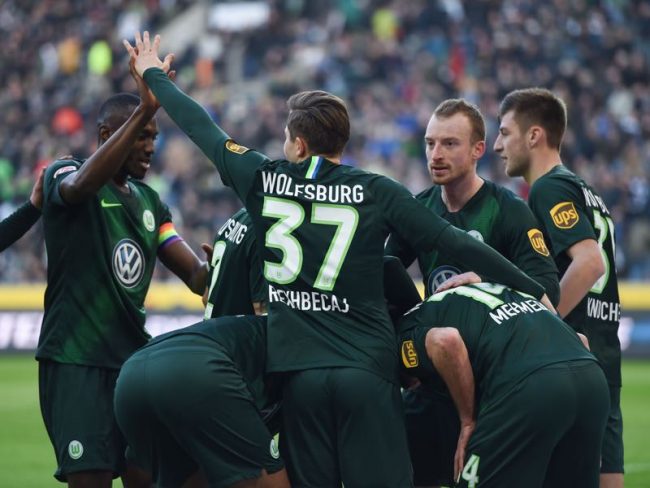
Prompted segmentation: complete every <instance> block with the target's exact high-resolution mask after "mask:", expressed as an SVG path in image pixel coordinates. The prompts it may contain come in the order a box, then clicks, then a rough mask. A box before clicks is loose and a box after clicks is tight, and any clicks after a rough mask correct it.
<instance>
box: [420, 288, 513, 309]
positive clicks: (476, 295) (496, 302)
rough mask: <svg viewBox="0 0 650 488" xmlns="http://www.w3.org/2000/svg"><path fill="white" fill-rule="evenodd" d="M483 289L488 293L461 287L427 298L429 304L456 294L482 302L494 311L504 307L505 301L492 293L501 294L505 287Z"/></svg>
mask: <svg viewBox="0 0 650 488" xmlns="http://www.w3.org/2000/svg"><path fill="white" fill-rule="evenodd" d="M481 284H482V285H486V284H487V283H481ZM483 288H486V291H482V290H477V289H476V288H472V287H471V286H459V287H458V288H450V289H449V290H445V291H441V292H439V293H436V294H435V295H431V296H430V297H429V298H427V302H439V301H441V300H442V299H443V298H445V297H446V296H447V295H450V294H455V295H462V296H464V297H468V298H472V299H474V300H476V301H477V302H481V303H482V304H483V305H487V306H488V307H490V310H494V309H495V308H497V307H500V306H501V305H503V300H501V299H499V298H497V297H495V296H494V295H492V294H491V293H501V292H502V291H503V290H504V289H505V287H504V286H502V285H494V287H493V288H492V289H490V287H489V286H487V287H486V286H483ZM499 288H501V289H499Z"/></svg>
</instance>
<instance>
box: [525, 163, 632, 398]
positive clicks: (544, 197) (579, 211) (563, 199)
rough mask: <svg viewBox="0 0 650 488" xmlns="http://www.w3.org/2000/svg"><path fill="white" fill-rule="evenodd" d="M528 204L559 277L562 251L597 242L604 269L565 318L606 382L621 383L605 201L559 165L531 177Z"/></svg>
mask: <svg viewBox="0 0 650 488" xmlns="http://www.w3.org/2000/svg"><path fill="white" fill-rule="evenodd" d="M528 204H529V205H530V208H531V209H532V211H533V213H534V214H535V215H536V216H537V219H538V220H539V221H540V222H541V225H542V231H543V232H544V237H545V238H546V242H547V244H548V246H549V249H550V251H551V253H552V255H553V257H554V258H555V261H556V262H557V266H558V268H559V270H560V275H561V276H562V275H564V273H565V272H566V270H567V268H568V267H569V265H570V264H571V259H570V258H569V256H568V255H567V252H566V251H567V249H568V248H570V247H571V246H572V245H573V244H576V243H577V242H580V241H582V240H584V239H594V240H595V241H596V242H598V247H599V248H600V252H601V254H602V257H603V262H604V264H605V273H604V274H603V276H602V277H601V278H600V279H599V280H598V281H597V282H596V283H595V284H594V286H593V287H592V288H591V290H590V291H589V292H588V293H587V295H586V296H585V297H584V299H583V300H582V301H580V303H579V304H578V305H576V307H575V308H574V309H573V310H572V311H571V313H569V314H568V315H567V316H566V317H565V319H564V320H565V321H566V322H567V323H569V324H570V325H571V326H572V327H573V328H574V329H575V330H577V331H578V332H583V333H584V334H585V335H586V336H587V337H588V339H589V346H590V347H591V350H592V351H593V353H594V354H595V356H596V357H597V358H598V359H599V360H600V362H601V363H602V365H603V369H604V371H605V376H607V381H608V382H609V383H610V384H612V385H617V386H618V385H620V384H621V344H620V342H619V339H618V325H619V320H620V315H621V307H620V300H619V295H618V280H617V277H616V263H615V260H614V256H615V237H614V223H613V222H612V217H611V215H610V213H609V210H608V209H607V206H606V205H605V202H603V199H602V198H601V197H600V196H599V195H598V194H597V193H596V192H595V191H594V190H593V188H591V187H590V186H589V185H587V184H586V183H585V182H584V181H583V180H582V179H581V178H579V177H578V176H576V175H575V174H574V173H572V172H571V171H569V170H568V169H567V168H566V167H565V166H563V165H558V166H555V167H554V168H553V169H551V171H549V172H548V173H546V174H545V175H544V176H542V177H541V178H539V179H538V180H537V181H535V183H534V184H533V186H532V187H531V189H530V195H529V197H528Z"/></svg>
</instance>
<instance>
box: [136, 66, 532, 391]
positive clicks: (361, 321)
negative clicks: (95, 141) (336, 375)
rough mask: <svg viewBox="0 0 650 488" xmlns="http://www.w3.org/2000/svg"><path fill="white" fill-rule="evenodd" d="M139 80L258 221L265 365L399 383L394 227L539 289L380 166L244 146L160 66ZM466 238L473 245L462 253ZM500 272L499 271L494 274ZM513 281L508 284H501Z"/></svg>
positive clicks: (417, 242) (422, 245) (421, 244)
mask: <svg viewBox="0 0 650 488" xmlns="http://www.w3.org/2000/svg"><path fill="white" fill-rule="evenodd" d="M144 77H145V81H146V82H147V84H148V85H149V87H150V88H151V89H152V91H153V92H154V94H155V95H156V98H158V100H159V101H160V102H161V104H162V105H163V107H165V110H166V111H167V113H168V114H169V115H170V117H171V118H172V119H173V120H174V122H176V124H178V126H179V127H180V128H181V129H182V130H183V131H184V132H185V133H186V134H188V135H189V136H190V138H191V139H192V140H193V141H194V142H195V143H196V144H197V145H198V146H199V147H200V148H201V150H202V151H203V152H204V153H205V154H206V155H207V156H208V157H209V158H210V160H211V161H212V162H213V163H214V164H215V166H216V167H217V169H218V171H219V174H220V175H221V178H222V180H223V181H224V183H225V184H226V185H228V186H230V187H232V188H233V189H234V190H235V192H236V193H237V195H238V196H239V197H240V198H241V200H242V201H243V202H244V204H245V206H246V208H247V209H248V212H249V213H250V215H251V218H252V219H253V227H254V229H255V234H256V237H257V241H258V248H259V250H260V252H261V261H262V267H263V272H264V277H265V279H266V281H267V282H268V285H269V286H268V300H269V325H268V364H267V366H268V367H267V369H268V371H270V372H278V371H291V370H301V369H308V368H319V367H356V368H361V369H366V370H368V371H372V372H374V373H376V374H378V375H380V376H382V377H383V378H386V379H388V380H390V381H396V372H397V357H396V354H395V345H396V338H395V334H394V331H393V326H392V324H391V321H390V317H389V315H388V312H387V309H386V304H385V300H384V293H383V247H384V242H385V239H386V237H387V236H388V234H389V233H390V232H395V233H397V234H401V235H404V236H410V238H411V239H412V245H413V246H414V247H415V248H416V249H421V250H428V249H432V248H433V247H435V246H436V245H439V244H440V242H441V241H442V240H444V239H445V237H446V236H448V237H450V238H451V239H452V240H453V242H454V246H455V247H456V248H455V249H454V250H453V251H450V252H456V253H463V252H467V254H468V256H467V259H468V260H473V261H474V262H476V263H477V266H478V267H483V268H484V269H485V270H488V273H489V269H491V270H492V272H496V268H499V269H500V270H501V271H500V272H503V273H504V274H505V275H507V276H506V277H505V278H504V280H508V281H509V280H510V279H512V280H513V281H517V282H519V283H522V284H523V286H524V287H528V288H529V289H531V288H532V289H533V290H532V291H531V293H536V294H538V296H541V293H540V292H541V287H539V285H537V284H536V283H535V282H533V281H532V280H530V279H528V278H527V277H526V276H525V275H523V273H520V272H519V271H518V270H517V269H516V268H515V267H514V266H512V267H511V266H509V265H508V263H506V262H504V261H502V260H501V259H500V256H498V254H497V253H495V252H491V250H490V249H489V248H483V247H481V248H480V249H475V247H478V246H476V244H475V241H474V240H473V239H471V238H468V237H467V236H466V235H465V234H464V233H460V232H457V230H455V229H454V228H453V227H452V226H450V224H449V223H448V222H445V221H444V220H442V219H440V218H439V217H437V216H436V215H435V214H434V213H433V212H431V211H429V210H428V209H426V208H425V207H423V206H422V205H421V204H420V203H418V202H417V201H416V200H415V198H413V196H412V195H411V194H410V193H409V192H408V190H406V188H404V187H403V186H402V185H400V184H399V183H397V182H395V181H393V180H391V179H389V178H386V177H384V176H380V175H375V174H372V173H367V172H364V171H361V170H358V169H355V168H352V167H349V166H346V165H340V164H335V163H332V162H330V161H328V160H326V159H324V158H321V157H316V156H314V157H312V158H310V159H307V160H305V161H302V162H300V163H291V162H289V161H286V160H276V161H272V160H270V159H269V158H268V157H266V156H265V155H263V154H260V153H259V152H256V151H253V150H249V149H248V148H246V147H243V146H240V145H239V144H237V143H235V142H234V141H233V140H232V139H230V138H229V137H228V135H227V134H226V133H224V132H223V131H222V130H221V129H220V128H219V127H218V126H217V125H215V124H214V123H213V122H212V120H211V119H210V117H209V115H208V114H207V113H206V112H205V110H203V108H202V107H201V106H200V105H198V104H197V103H196V102H194V101H193V100H192V99H191V98H189V97H187V96H186V95H185V94H183V93H182V92H181V91H180V90H178V88H176V86H175V85H174V84H173V83H172V82H171V81H170V80H169V79H168V78H167V76H166V75H165V74H164V73H163V72H162V71H161V70H159V69H157V68H152V69H148V70H147V71H146V72H145V73H144ZM469 248H472V251H471V252H470V251H469ZM496 273H499V272H496ZM508 284H510V283H508Z"/></svg>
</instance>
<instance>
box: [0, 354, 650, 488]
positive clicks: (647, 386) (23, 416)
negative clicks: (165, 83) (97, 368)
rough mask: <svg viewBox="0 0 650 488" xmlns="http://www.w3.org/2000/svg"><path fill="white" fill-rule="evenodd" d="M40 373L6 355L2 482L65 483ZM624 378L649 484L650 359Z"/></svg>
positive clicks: (638, 456)
mask: <svg viewBox="0 0 650 488" xmlns="http://www.w3.org/2000/svg"><path fill="white" fill-rule="evenodd" d="M37 378H38V368H37V364H36V361H34V359H33V358H32V357H31V356H26V355H1V356H0V487H8V488H9V487H22V488H47V487H58V486H64V485H62V484H61V483H58V482H57V481H55V480H54V478H53V477H52V473H53V471H54V453H53V451H52V447H51V446H50V442H49V440H48V438H47V434H46V432H45V427H44V426H43V422H42V420H41V416H40V412H39V407H38V380H37ZM623 384H624V387H623V392H622V404H623V416H624V422H625V429H624V433H625V434H624V435H625V464H626V469H627V474H626V475H625V486H626V488H643V487H648V486H650V414H649V413H648V409H649V407H650V361H625V362H624V363H623ZM115 486H121V484H120V483H119V482H117V483H115Z"/></svg>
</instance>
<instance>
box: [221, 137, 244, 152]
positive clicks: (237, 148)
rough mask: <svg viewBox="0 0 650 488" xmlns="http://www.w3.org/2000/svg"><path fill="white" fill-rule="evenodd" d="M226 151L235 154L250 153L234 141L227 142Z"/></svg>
mask: <svg viewBox="0 0 650 488" xmlns="http://www.w3.org/2000/svg"><path fill="white" fill-rule="evenodd" d="M226 149H228V151H230V152H234V153H235V154H244V153H245V152H246V151H248V148H247V147H245V146H240V145H239V144H237V143H236V142H235V141H233V140H232V139H230V140H228V141H226Z"/></svg>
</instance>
